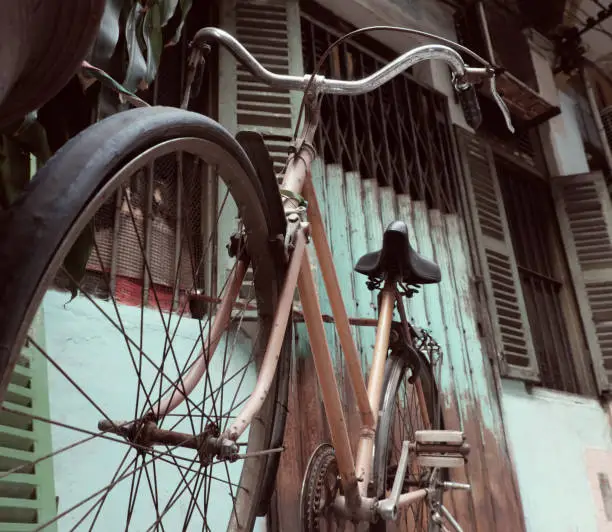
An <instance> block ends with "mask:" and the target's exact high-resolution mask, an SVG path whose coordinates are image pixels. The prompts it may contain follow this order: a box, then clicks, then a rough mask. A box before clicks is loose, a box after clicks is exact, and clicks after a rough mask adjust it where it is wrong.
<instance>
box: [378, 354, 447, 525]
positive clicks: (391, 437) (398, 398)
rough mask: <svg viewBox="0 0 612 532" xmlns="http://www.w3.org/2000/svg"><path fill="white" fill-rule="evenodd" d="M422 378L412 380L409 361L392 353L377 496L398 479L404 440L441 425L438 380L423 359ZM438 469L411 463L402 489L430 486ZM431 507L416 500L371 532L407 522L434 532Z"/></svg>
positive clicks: (380, 440)
mask: <svg viewBox="0 0 612 532" xmlns="http://www.w3.org/2000/svg"><path fill="white" fill-rule="evenodd" d="M422 366H423V367H422V369H421V371H420V372H419V376H418V381H416V382H415V383H414V384H412V383H410V382H409V379H410V377H411V376H412V370H411V369H410V364H409V362H408V361H407V360H406V359H405V358H404V357H402V356H399V355H391V356H390V357H389V358H388V359H387V364H386V368H385V380H384V383H385V384H384V393H383V400H382V403H381V408H380V418H379V421H378V429H377V431H376V441H375V448H374V463H373V471H372V473H373V474H372V479H373V491H374V494H375V496H376V497H378V498H384V497H386V496H388V494H389V493H390V491H391V487H392V486H393V481H394V479H395V471H396V470H397V465H398V463H399V459H400V455H401V450H402V442H403V441H406V440H409V441H414V440H415V437H414V433H415V431H417V430H423V429H430V428H431V429H439V428H442V427H441V424H442V422H441V415H440V404H439V400H438V393H437V388H436V385H435V380H434V378H433V375H432V373H431V369H430V366H429V364H427V363H426V362H425V361H423V363H422ZM417 382H420V386H421V387H422V391H423V393H422V399H421V400H419V389H418V386H417V385H416V384H417ZM435 475H438V471H437V470H436V469H433V468H424V467H420V466H418V465H416V464H410V465H409V468H408V470H407V472H406V478H405V481H404V488H403V489H402V493H408V492H410V491H414V490H417V489H420V488H428V487H430V483H431V482H432V480H433V479H434V476H435ZM431 525H432V524H431V523H430V519H429V508H428V503H427V500H426V499H423V500H421V501H419V502H416V503H414V504H413V505H411V506H409V507H408V508H407V509H404V510H402V511H400V513H399V517H398V519H397V521H395V522H394V523H392V524H390V525H389V528H388V527H387V523H386V521H383V520H379V521H378V522H377V523H374V524H373V525H371V528H370V530H371V532H385V531H386V530H396V528H391V527H397V526H399V528H400V529H402V530H403V528H402V527H406V526H407V530H411V531H415V532H431V531H432V530H433V529H432V528H430V527H431Z"/></svg>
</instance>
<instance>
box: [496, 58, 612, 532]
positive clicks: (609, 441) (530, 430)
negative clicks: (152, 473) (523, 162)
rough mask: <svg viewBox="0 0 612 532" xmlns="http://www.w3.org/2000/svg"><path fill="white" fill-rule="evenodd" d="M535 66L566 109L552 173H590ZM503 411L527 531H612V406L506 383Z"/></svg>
mask: <svg viewBox="0 0 612 532" xmlns="http://www.w3.org/2000/svg"><path fill="white" fill-rule="evenodd" d="M535 64H536V68H537V72H538V80H539V81H540V82H541V80H544V81H546V83H544V85H543V86H542V84H541V87H542V89H543V90H544V91H545V92H546V93H547V94H546V97H548V98H550V99H553V98H557V99H558V101H559V105H560V107H561V110H562V113H561V115H559V116H557V117H554V118H553V119H551V120H550V121H549V122H548V123H547V124H545V125H544V126H542V128H541V134H542V139H543V144H544V150H545V154H546V156H547V162H548V167H549V170H550V172H551V173H552V174H553V175H572V174H579V173H585V172H588V170H589V168H588V164H587V159H586V156H585V153H584V147H583V144H582V139H581V136H580V131H579V127H578V121H577V117H576V111H575V103H574V101H573V100H572V99H571V97H570V96H568V95H567V94H565V93H563V92H560V91H558V90H557V89H556V87H554V86H552V85H551V84H550V76H549V73H550V72H549V70H550V67H549V65H548V63H547V62H546V61H541V60H539V61H536V62H535ZM547 69H548V71H547ZM502 411H503V418H504V424H505V431H506V437H507V440H508V443H509V447H510V452H511V455H512V461H513V464H514V467H515V472H516V476H517V480H518V484H519V489H520V493H521V499H522V504H523V510H524V514H525V523H526V527H527V530H528V531H534V532H536V531H537V532H549V531H550V532H553V531H554V532H557V531H558V532H566V531H567V532H595V531H607V530H612V520H609V519H608V518H607V517H606V514H605V510H604V505H605V501H604V497H603V495H602V490H601V489H600V477H598V474H602V475H604V476H602V477H601V479H602V480H601V482H603V483H604V484H605V482H606V480H605V479H607V478H609V475H610V471H612V437H611V427H610V417H609V413H608V408H607V407H606V406H602V405H601V404H600V402H599V401H598V400H597V399H595V398H586V397H580V396H576V395H569V394H565V393H561V392H555V391H552V390H545V389H541V388H537V387H535V388H532V389H531V390H528V389H527V388H526V387H525V385H524V384H523V383H522V382H519V381H510V380H506V379H504V381H503V386H502ZM604 491H605V490H604ZM608 504H609V503H608Z"/></svg>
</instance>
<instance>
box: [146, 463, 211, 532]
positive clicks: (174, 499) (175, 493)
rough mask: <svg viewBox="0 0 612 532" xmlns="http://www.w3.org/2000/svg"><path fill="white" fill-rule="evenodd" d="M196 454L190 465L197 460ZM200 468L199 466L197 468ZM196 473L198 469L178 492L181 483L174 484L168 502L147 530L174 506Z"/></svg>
mask: <svg viewBox="0 0 612 532" xmlns="http://www.w3.org/2000/svg"><path fill="white" fill-rule="evenodd" d="M197 459H198V456H197V454H196V456H195V457H194V459H193V461H192V463H191V465H193V464H195V462H196V461H197ZM199 469H201V467H200V468H199ZM198 473H199V470H196V472H195V473H194V476H193V478H192V479H191V480H190V481H185V482H184V484H185V486H184V487H183V489H182V490H181V491H180V492H179V488H180V487H181V485H182V483H181V482H179V483H178V484H177V486H176V488H175V489H174V491H173V492H172V494H171V495H170V497H169V500H168V504H166V507H165V508H164V510H163V511H162V513H161V514H159V515H158V517H157V520H156V521H155V522H154V523H153V524H152V525H151V526H150V527H149V528H148V529H147V530H152V529H153V527H155V526H156V525H158V524H159V523H160V522H161V519H162V517H163V516H164V515H166V514H167V513H168V511H169V510H170V509H171V508H172V506H174V504H175V503H176V502H177V501H178V500H179V498H180V496H181V495H182V494H183V493H184V492H185V490H186V489H187V488H188V487H189V484H190V483H191V482H193V480H194V479H197V478H198Z"/></svg>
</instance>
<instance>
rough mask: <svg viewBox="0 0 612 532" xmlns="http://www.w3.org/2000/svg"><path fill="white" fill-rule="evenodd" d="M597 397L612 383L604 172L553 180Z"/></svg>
mask: <svg viewBox="0 0 612 532" xmlns="http://www.w3.org/2000/svg"><path fill="white" fill-rule="evenodd" d="M552 185H553V195H554V198H555V205H556V208H557V215H558V218H559V226H560V228H561V235H562V237H563V240H564V243H565V249H566V253H567V257H568V263H569V268H570V272H571V275H572V279H573V281H574V286H575V289H576V295H577V299H578V306H579V308H580V315H581V318H582V321H583V325H584V332H585V336H586V341H587V346H588V348H589V351H590V353H591V358H592V360H593V369H594V373H595V377H596V380H597V386H598V388H599V391H600V392H602V391H606V390H610V388H611V381H612V204H611V201H610V195H609V193H608V190H607V188H606V183H605V180H604V177H603V175H602V174H601V173H600V172H595V173H591V174H581V175H573V176H561V177H555V178H553V179H552Z"/></svg>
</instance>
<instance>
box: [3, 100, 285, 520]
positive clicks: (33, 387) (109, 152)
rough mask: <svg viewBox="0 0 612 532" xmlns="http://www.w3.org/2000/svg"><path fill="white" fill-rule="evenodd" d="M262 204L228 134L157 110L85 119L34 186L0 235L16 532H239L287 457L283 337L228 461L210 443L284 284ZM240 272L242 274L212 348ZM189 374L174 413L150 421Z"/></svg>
mask: <svg viewBox="0 0 612 532" xmlns="http://www.w3.org/2000/svg"><path fill="white" fill-rule="evenodd" d="M266 201H267V200H266V197H265V196H264V194H263V192H262V188H261V185H260V183H259V181H258V178H257V175H256V173H255V170H254V168H253V166H252V165H251V163H250V161H249V159H248V157H247V155H246V154H245V152H244V151H243V150H242V148H241V147H240V145H239V144H238V143H237V142H236V140H235V139H234V138H233V137H232V136H231V135H230V134H229V133H228V132H227V131H226V130H225V129H224V128H222V127H221V126H220V125H219V124H217V123H216V122H214V121H213V120H210V119H209V118H207V117H204V116H202V115H198V114H196V113H192V112H188V111H182V110H178V109H172V108H165V107H147V108H139V109H133V110H130V111H126V112H122V113H118V114H116V115H113V116H111V117H109V118H107V119H105V120H103V121H101V122H98V123H97V124H95V125H93V126H91V127H90V128H88V129H86V130H85V131H83V132H82V133H81V134H80V135H78V136H77V137H75V138H73V139H72V140H70V141H69V142H68V143H67V144H65V145H64V146H63V147H62V148H61V149H60V150H59V151H58V152H57V153H56V154H55V155H54V157H53V158H52V159H51V160H49V162H48V163H47V164H46V165H45V166H44V167H43V168H42V169H41V170H40V171H39V172H38V174H37V176H36V177H35V178H34V179H33V181H32V183H31V185H30V187H29V189H28V190H27V192H26V193H25V194H24V195H23V197H22V198H21V199H20V200H18V201H17V202H16V203H15V204H14V205H13V206H12V207H11V209H10V210H9V211H8V212H7V213H6V216H5V217H3V223H2V224H0V278H1V279H2V282H0V397H1V398H3V404H2V408H1V409H0V425H2V427H0V428H1V430H0V431H1V432H2V433H6V434H9V435H10V438H9V436H6V438H4V441H3V444H2V446H3V447H4V448H5V449H4V451H2V453H0V454H2V466H1V467H2V475H1V476H2V479H3V482H2V486H0V496H1V497H3V498H4V500H9V498H13V499H14V498H19V499H23V500H20V501H17V502H16V503H15V506H18V507H19V508H24V510H23V511H22V512H20V513H19V514H17V513H15V514H14V515H13V514H11V515H9V514H6V515H5V516H4V518H3V519H1V520H2V521H3V522H5V520H6V519H11V520H12V521H11V523H10V524H9V525H8V526H9V527H10V526H12V525H13V523H21V522H27V523H34V524H35V526H36V527H37V528H36V529H37V530H40V529H43V528H45V529H54V527H56V526H57V527H59V529H60V530H102V531H105V530H130V531H131V530H137V531H147V530H151V531H153V530H162V531H163V530H167V531H170V530H189V531H191V530H205V531H211V530H212V531H215V532H217V531H222V530H228V529H229V530H239V531H249V530H252V528H253V526H254V524H255V521H256V518H257V516H258V514H260V513H261V511H262V509H264V508H265V503H266V501H265V500H264V499H265V497H266V495H265V494H266V493H269V491H270V485H271V484H270V482H271V481H273V479H274V476H275V467H274V466H275V464H277V460H278V456H279V454H278V452H276V453H275V454H269V452H268V453H266V452H265V451H269V450H270V448H274V449H277V450H279V449H280V448H281V441H280V439H281V438H282V433H283V431H282V428H283V427H282V425H283V423H284V416H285V412H286V400H287V387H288V374H289V371H288V364H289V362H290V358H289V355H290V351H289V345H290V334H287V335H286V336H285V342H284V344H283V348H282V352H281V357H280V360H279V367H278V370H277V376H276V380H275V381H274V383H273V386H272V387H271V389H270V391H269V393H268V396H267V399H266V401H265V402H264V404H263V406H262V408H261V410H260V411H259V414H258V415H257V416H256V418H255V419H254V420H253V422H252V423H251V426H250V427H249V428H248V429H247V431H245V432H244V433H243V434H242V436H241V437H240V438H239V439H238V441H237V442H236V445H235V447H237V450H234V449H233V448H232V453H233V454H232V456H229V457H228V456H226V455H225V454H222V453H221V452H220V451H219V449H220V448H221V447H220V445H221V444H219V443H214V442H219V441H222V440H220V439H219V433H223V432H224V430H225V429H226V428H227V427H228V425H229V424H231V423H232V421H233V419H234V418H235V417H236V415H237V414H238V412H240V409H241V406H242V405H243V404H244V403H245V401H246V400H248V398H249V396H250V394H251V392H252V390H253V388H254V386H255V382H256V379H257V374H258V371H259V367H260V364H261V358H262V353H263V351H264V349H265V347H266V344H267V340H268V337H269V335H270V331H271V328H272V318H273V316H274V313H275V311H276V308H277V304H278V297H279V293H280V290H281V287H282V282H283V279H284V273H285V271H284V270H285V263H284V258H283V256H282V254H281V255H280V256H279V254H278V251H279V250H278V249H277V248H276V247H274V246H273V245H272V241H273V239H272V238H271V236H272V235H271V233H272V229H271V217H272V212H273V209H270V208H269V207H270V206H269V205H268V204H267V203H266ZM279 202H280V197H279ZM276 210H278V209H276ZM281 212H282V211H281ZM231 235H238V238H237V240H236V239H234V240H232V242H237V247H238V248H239V249H237V250H234V252H233V255H234V258H232V257H230V256H229V255H228V251H227V250H226V244H227V243H228V242H229V241H230V236H231ZM77 240H78V241H79V242H80V245H79V246H77V247H73V245H74V243H75V242H77ZM85 244H87V245H85ZM242 244H244V247H242V248H241V247H240V246H241V245H242ZM245 248H246V251H245ZM71 249H77V250H79V251H84V252H85V253H84V255H83V256H81V254H79V257H74V256H73V257H72V259H75V258H77V259H80V260H81V261H85V263H86V264H85V263H83V262H81V265H82V266H83V269H84V270H85V275H84V277H82V278H79V276H77V275H76V274H75V269H74V264H75V261H74V260H67V257H68V254H69V253H73V252H71V251H70V250H71ZM244 251H245V253H243V252H244ZM280 251H282V250H280ZM235 256H239V257H241V258H242V257H248V259H249V261H250V264H251V265H252V268H251V269H250V270H249V271H248V272H247V273H248V275H247V277H245V278H244V283H243V284H242V285H241V286H240V293H239V294H238V297H237V298H234V297H232V298H231V301H232V302H233V303H234V304H233V306H231V305H230V307H231V308H230V310H229V311H227V312H225V311H223V312H225V314H223V315H224V316H226V317H225V318H224V319H223V320H222V321H223V323H225V322H227V325H226V326H225V328H224V330H222V331H221V332H220V333H219V335H213V334H212V333H211V330H213V328H212V324H213V323H216V320H217V318H218V316H219V315H220V314H222V313H223V312H222V310H221V306H222V305H220V304H219V302H220V298H221V297H222V295H223V294H224V293H225V287H226V286H227V285H229V284H230V281H229V279H231V278H234V277H233V276H235V275H237V274H236V272H237V271H239V269H240V268H242V269H244V264H245V263H246V259H245V260H241V261H237V260H236V258H235ZM76 262H78V261H76ZM238 264H240V266H237V265H238ZM239 278H240V277H236V279H239ZM234 284H235V285H236V286H238V281H236V283H234ZM67 286H70V287H72V289H73V294H74V296H75V297H74V298H73V299H72V300H71V299H70V294H68V293H67V292H66V291H64V288H65V287H67ZM77 294H78V295H77ZM236 299H238V301H236ZM226 308H228V307H227V306H226ZM43 322H44V327H43ZM213 336H214V338H213ZM214 344H216V349H215V348H214V347H211V346H212V345H214ZM196 360H205V361H206V362H205V363H206V368H205V373H204V375H203V376H202V378H201V379H200V380H199V382H198V384H197V386H196V387H195V388H194V389H193V391H192V392H191V393H190V394H189V395H188V397H187V400H185V401H183V402H182V403H181V404H179V405H178V407H177V408H175V409H174V410H172V411H170V410H162V409H161V407H160V408H157V405H159V404H160V401H161V400H162V399H163V398H166V397H169V396H170V397H174V396H175V395H174V394H175V393H177V394H179V393H182V390H183V389H184V388H183V382H184V381H183V379H184V378H185V375H186V374H187V373H188V371H189V370H190V368H191V367H192V366H194V364H196ZM47 373H48V376H47ZM47 388H48V391H47ZM160 434H161V435H162V436H163V437H160V436H159V435H160ZM211 442H213V443H211ZM217 447H219V449H218V448H217ZM262 451H263V452H262ZM43 477H44V478H43ZM53 477H54V479H53ZM40 479H43V480H44V482H43V480H40ZM53 480H54V481H53ZM39 481H40V483H39ZM34 486H35V487H36V488H35V489H34ZM30 487H31V488H30ZM56 496H57V503H56V499H55V497H56ZM31 498H37V499H40V500H42V499H43V498H45V501H46V504H45V505H44V511H42V510H41V511H34V510H32V511H29V508H32V507H35V506H33V505H32V503H31V501H30V499H31ZM40 506H41V507H43V504H42V503H41V504H40ZM26 508H27V509H28V510H26ZM24 519H27V521H23V520H24ZM15 526H19V525H15ZM22 526H25V525H22ZM4 529H5V528H3V530H4ZM11 529H12V528H11Z"/></svg>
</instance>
